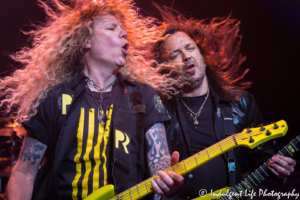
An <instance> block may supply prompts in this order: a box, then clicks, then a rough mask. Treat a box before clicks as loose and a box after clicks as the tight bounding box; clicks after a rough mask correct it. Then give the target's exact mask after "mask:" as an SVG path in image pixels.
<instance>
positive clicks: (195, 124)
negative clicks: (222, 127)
mask: <svg viewBox="0 0 300 200" xmlns="http://www.w3.org/2000/svg"><path fill="white" fill-rule="evenodd" d="M198 124H199V122H198V120H197V118H194V126H195V128H197V125H198Z"/></svg>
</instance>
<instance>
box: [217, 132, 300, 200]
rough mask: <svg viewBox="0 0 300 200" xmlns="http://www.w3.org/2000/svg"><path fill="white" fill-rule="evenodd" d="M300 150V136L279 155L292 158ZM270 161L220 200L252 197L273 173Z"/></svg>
mask: <svg viewBox="0 0 300 200" xmlns="http://www.w3.org/2000/svg"><path fill="white" fill-rule="evenodd" d="M299 149H300V136H297V137H296V138H295V139H294V140H292V141H291V142H290V143H289V144H288V145H286V146H285V147H283V149H281V150H280V151H279V152H278V153H277V155H282V156H286V157H292V156H293V155H294V154H295V153H296V152H298V151H299ZM269 161H270V159H269V160H268V161H267V162H265V163H264V164H263V165H261V166H260V167H258V168H257V169H256V170H255V171H254V172H252V173H251V174H250V175H248V176H247V177H246V178H244V179H243V180H242V181H241V182H240V183H238V184H237V185H236V186H234V187H233V188H232V189H230V190H229V192H228V193H227V194H228V196H227V195H224V196H222V197H221V198H220V200H227V199H229V196H231V198H232V199H241V198H242V197H244V196H245V195H246V194H248V195H250V193H251V190H253V189H254V188H255V187H256V186H257V185H258V184H260V183H261V182H262V181H264V180H265V179H266V178H267V177H269V175H270V173H272V172H271V171H270V170H269V169H268V163H269Z"/></svg>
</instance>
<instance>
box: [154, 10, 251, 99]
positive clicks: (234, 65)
mask: <svg viewBox="0 0 300 200" xmlns="http://www.w3.org/2000/svg"><path fill="white" fill-rule="evenodd" d="M155 6H156V7H157V8H158V9H159V11H160V13H161V15H162V18H163V26H164V27H165V29H164V32H163V34H162V37H161V39H160V40H158V41H157V42H156V43H155V44H154V45H153V47H152V50H151V51H152V59H154V60H156V61H157V62H158V63H164V62H165V61H164V60H163V55H162V53H163V52H162V46H163V44H164V40H165V39H166V38H167V37H168V36H169V35H172V34H174V33H176V32H179V31H181V32H184V33H186V34H187V35H189V36H190V37H191V38H192V39H193V40H194V41H195V42H196V44H197V45H198V47H199V49H200V51H201V53H202V55H203V56H204V59H205V62H206V64H207V68H206V75H207V78H208V82H209V85H210V87H212V88H213V89H214V90H215V91H216V92H217V93H218V94H219V95H221V96H223V97H225V98H227V99H228V100H231V101H232V102H237V101H238V96H239V92H238V91H241V90H240V89H245V88H248V87H249V86H250V85H251V82H242V81H241V79H242V78H244V76H245V74H246V73H247V72H248V69H247V70H245V71H241V70H240V66H241V64H242V63H243V62H244V61H245V59H246V58H245V56H243V55H241V54H240V44H241V38H242V37H241V35H239V25H240V22H239V21H238V20H235V19H231V18H230V16H229V17H226V18H213V19H203V20H197V19H193V18H190V19H187V18H185V17H184V16H183V15H181V14H180V13H177V12H176V11H174V10H172V9H170V8H167V7H165V9H162V8H160V7H159V6H158V5H155ZM183 73H184V72H183ZM187 81H188V80H187ZM233 91H235V92H233Z"/></svg>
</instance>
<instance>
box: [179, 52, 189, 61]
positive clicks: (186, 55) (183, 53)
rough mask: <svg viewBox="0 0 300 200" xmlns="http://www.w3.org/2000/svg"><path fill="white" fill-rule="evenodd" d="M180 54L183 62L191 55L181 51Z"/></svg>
mask: <svg viewBox="0 0 300 200" xmlns="http://www.w3.org/2000/svg"><path fill="white" fill-rule="evenodd" d="M181 55H182V61H183V62H187V61H188V60H190V59H191V56H190V55H189V53H188V52H182V54H181Z"/></svg>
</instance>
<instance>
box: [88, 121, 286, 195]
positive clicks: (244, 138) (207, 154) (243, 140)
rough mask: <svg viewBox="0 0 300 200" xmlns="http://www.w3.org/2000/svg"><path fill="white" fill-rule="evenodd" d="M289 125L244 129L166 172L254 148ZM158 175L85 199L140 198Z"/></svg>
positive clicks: (186, 169) (105, 189)
mask: <svg viewBox="0 0 300 200" xmlns="http://www.w3.org/2000/svg"><path fill="white" fill-rule="evenodd" d="M287 129H288V126H287V124H286V122H285V121H284V120H281V121H278V122H277V123H274V124H270V125H267V126H262V127H257V128H251V129H250V128H249V129H244V130H243V131H242V132H241V133H238V134H234V135H231V136H229V137H227V138H225V139H223V140H222V141H220V142H218V143H216V144H214V145H212V146H210V147H208V148H206V149H204V150H202V151H200V152H199V153H197V154H195V155H193V156H191V157H189V158H187V159H185V160H183V161H181V162H180V163H177V164H176V165H174V166H172V167H170V168H168V169H167V170H165V171H164V172H166V173H167V172H168V171H173V172H176V173H177V174H180V175H184V174H186V173H188V172H190V171H192V170H194V169H195V168H197V167H199V166H200V165H202V164H204V163H206V162H208V161H210V160H212V159H213V158H215V157H217V156H219V155H221V154H223V153H225V152H227V151H229V150H230V149H233V148H235V147H237V146H246V147H248V148H251V149H253V148H254V147H256V146H257V145H259V144H261V143H263V142H266V141H268V140H272V139H274V138H278V137H282V136H284V135H285V134H286V132H287ZM157 177H158V175H156V176H153V177H151V178H149V179H147V180H145V181H143V182H141V183H139V184H138V185H136V186H133V187H131V188H129V189H128V190H125V191H124V192H122V193H119V194H118V195H116V196H115V193H114V186H113V185H106V186H104V187H101V188H99V189H98V190H96V191H95V192H93V193H92V194H90V195H89V196H87V197H86V198H85V200H98V199H99V200H100V199H101V200H108V199H110V200H126V199H128V200H129V199H130V200H134V199H140V198H142V197H144V196H146V195H148V194H150V193H152V192H153V189H152V186H151V180H154V179H155V178H157Z"/></svg>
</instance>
